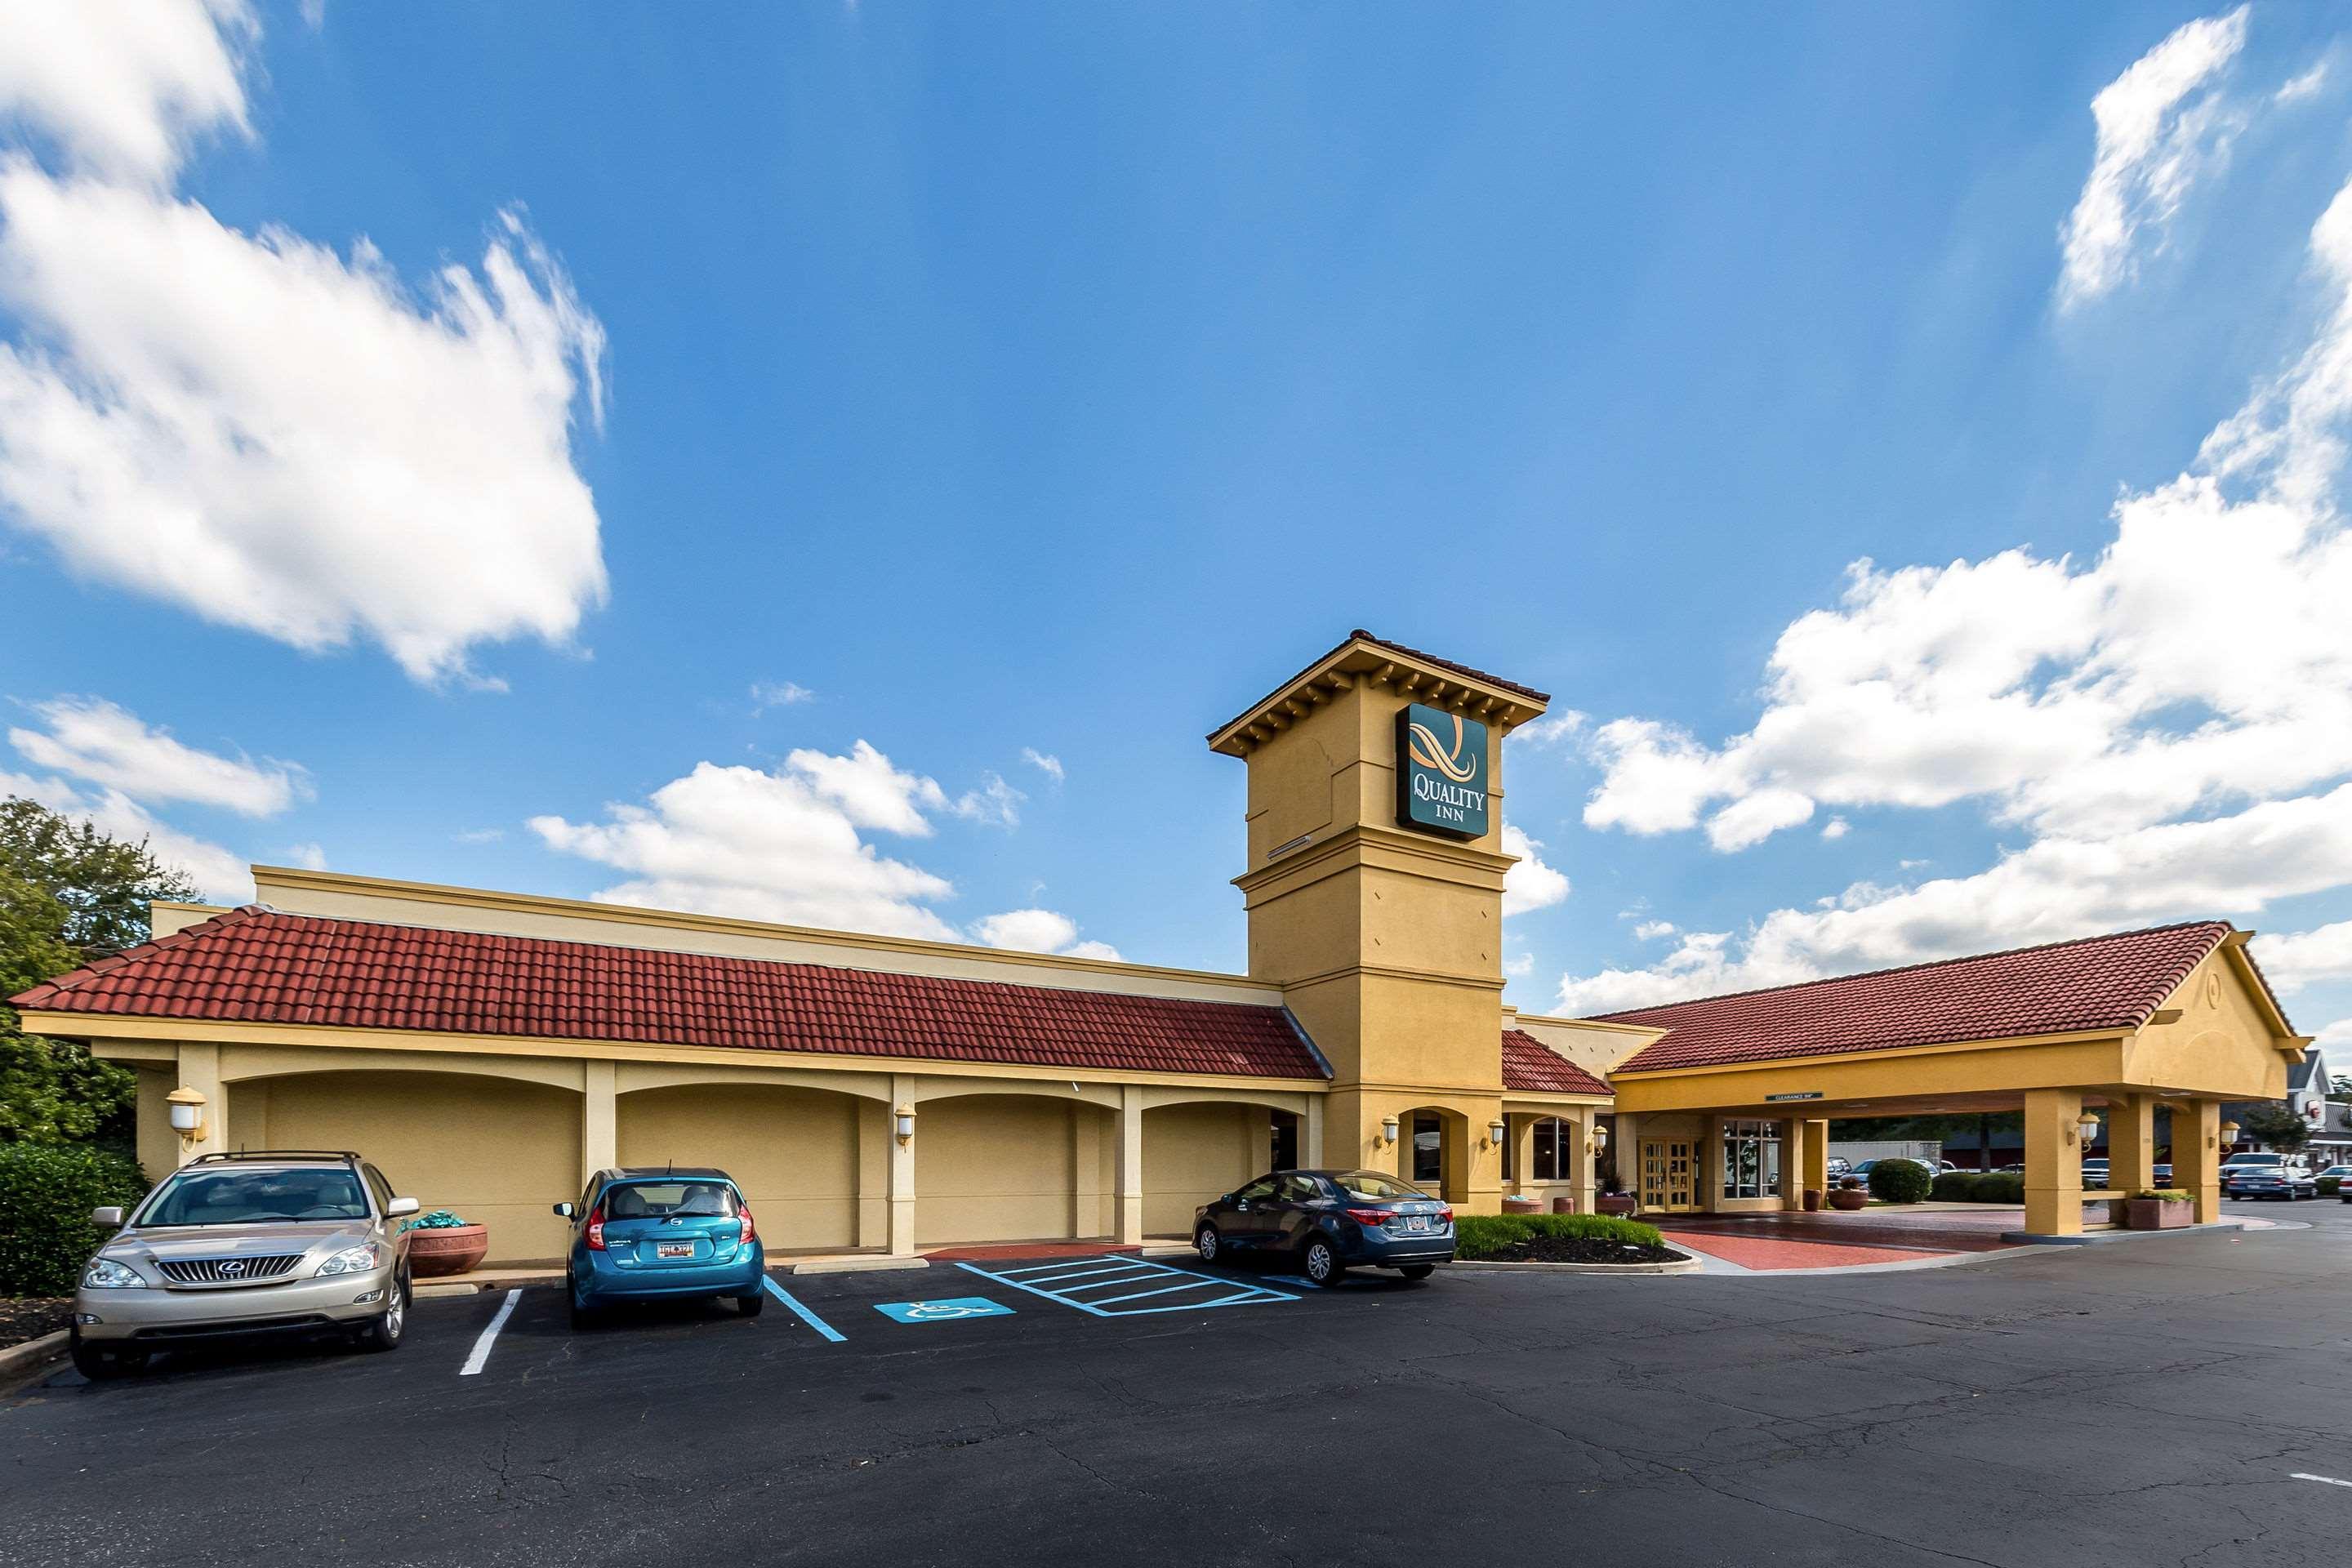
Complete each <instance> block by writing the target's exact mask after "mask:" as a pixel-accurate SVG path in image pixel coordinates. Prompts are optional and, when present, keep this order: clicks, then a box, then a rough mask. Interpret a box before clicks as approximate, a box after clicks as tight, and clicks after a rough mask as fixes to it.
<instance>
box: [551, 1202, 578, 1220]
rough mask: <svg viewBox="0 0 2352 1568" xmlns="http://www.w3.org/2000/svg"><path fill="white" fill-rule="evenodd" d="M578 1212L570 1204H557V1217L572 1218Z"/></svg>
mask: <svg viewBox="0 0 2352 1568" xmlns="http://www.w3.org/2000/svg"><path fill="white" fill-rule="evenodd" d="M578 1212H579V1211H578V1210H577V1209H575V1208H573V1207H572V1205H570V1204H558V1205H555V1214H556V1217H557V1218H559V1219H570V1218H571V1217H572V1215H575V1214H577V1213H578Z"/></svg>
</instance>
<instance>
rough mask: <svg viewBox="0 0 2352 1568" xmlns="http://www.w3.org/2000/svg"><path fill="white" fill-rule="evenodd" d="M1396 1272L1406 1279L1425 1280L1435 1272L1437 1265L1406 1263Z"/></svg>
mask: <svg viewBox="0 0 2352 1568" xmlns="http://www.w3.org/2000/svg"><path fill="white" fill-rule="evenodd" d="M1397 1272H1398V1273H1400V1274H1402V1275H1403V1276H1404V1277H1405V1278H1406V1279H1428V1278H1429V1277H1430V1276H1431V1275H1433V1274H1434V1273H1436V1272H1437V1265H1436V1264H1434V1263H1408V1264H1406V1265H1405V1266H1404V1267H1403V1268H1400V1269H1398V1270H1397Z"/></svg>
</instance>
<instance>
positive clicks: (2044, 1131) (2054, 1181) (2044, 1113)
mask: <svg viewBox="0 0 2352 1568" xmlns="http://www.w3.org/2000/svg"><path fill="white" fill-rule="evenodd" d="M2082 1118H2083V1096H2082V1093H2081V1091H2080V1090H2077V1089H2027V1090H2026V1091H2025V1228H2026V1229H2027V1230H2028V1231H2030V1232H2032V1234H2033V1235H2035V1236H2080V1235H2081V1234H2082V1233H2083V1151H2082V1147H2081V1145H2080V1144H2079V1143H2078V1142H2076V1139H2077V1138H2078V1137H2079V1136H2080V1134H2079V1133H2077V1132H2076V1131H2075V1130H2074V1123H2075V1122H2077V1121H2081V1120H2082Z"/></svg>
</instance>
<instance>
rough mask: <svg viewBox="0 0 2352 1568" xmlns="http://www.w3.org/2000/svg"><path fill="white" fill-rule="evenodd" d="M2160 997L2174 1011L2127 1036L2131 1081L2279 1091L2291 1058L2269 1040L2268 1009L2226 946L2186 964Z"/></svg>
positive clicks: (2266, 1094) (2247, 1096) (2257, 1094)
mask: <svg viewBox="0 0 2352 1568" xmlns="http://www.w3.org/2000/svg"><path fill="white" fill-rule="evenodd" d="M2164 1005H2165V1009H2166V1010H2176V1009H2177V1010H2178V1011H2179V1015H2180V1016H2179V1017H2178V1018H2176V1019H2172V1020H2170V1021H2168V1022H2166V1023H2161V1024H2159V1023H2149V1024H2147V1025H2146V1026H2143V1027H2142V1028H2141V1029H2140V1031H2139V1032H2138V1033H2137V1035H2135V1036H2133V1037H2132V1039H2131V1042H2130V1044H2129V1045H2128V1046H2127V1047H2126V1049H2125V1057H2124V1059H2125V1061H2126V1064H2127V1067H2126V1072H2127V1074H2128V1077H2129V1079H2130V1081H2133V1082H2136V1083H2152V1084H2158V1085H2161V1086H2163V1087H2165V1088H2168V1089H2186V1090H2189V1091H2191V1092H2201V1093H2207V1094H2213V1095H2221V1096H2226V1097H2228V1098H2230V1099H2232V1100H2282V1099H2284V1098H2285V1096H2286V1069H2287V1063H2288V1062H2289V1060H2290V1059H2291V1058H2290V1057H2289V1056H2288V1055H2287V1053H2285V1052H2284V1051H2282V1050H2280V1049H2278V1048H2277V1047H2276V1046H2275V1045H2274V1044H2273V1041H2274V1040H2276V1039H2277V1038H2278V1037H2276V1036H2274V1035H2273V1033H2272V1025H2271V1020H2270V1016H2269V1013H2268V1012H2267V1010H2266V1009H2265V1008H2264V1007H2263V1005H2262V1003H2261V1001H2260V1000H2259V999H2258V998H2257V997H2256V995H2255V994H2254V992H2253V988H2252V981H2250V980H2249V979H2248V977H2247V975H2246V973H2245V970H2244V967H2243V963H2242V960H2240V959H2239V958H2237V957H2236V956H2235V955H2234V954H2233V953H2232V952H2231V951H2230V950H2229V949H2228V948H2223V949H2221V950H2219V951H2217V952H2213V953H2211V954H2210V955H2209V956H2208V957H2207V958H2206V959H2205V961H2204V962H2203V963H2200V964H2199V965H2198V966H2197V967H2196V968H2195V969H2192V970H2190V971H2189V977H2188V978H2187V979H2186V980H2183V981H2182V982H2181V983H2180V984H2179V985H2177V986H2175V987H2174V988H2173V992H2172V994H2171V995H2169V996H2168V997H2166V998H2165V1003H2164Z"/></svg>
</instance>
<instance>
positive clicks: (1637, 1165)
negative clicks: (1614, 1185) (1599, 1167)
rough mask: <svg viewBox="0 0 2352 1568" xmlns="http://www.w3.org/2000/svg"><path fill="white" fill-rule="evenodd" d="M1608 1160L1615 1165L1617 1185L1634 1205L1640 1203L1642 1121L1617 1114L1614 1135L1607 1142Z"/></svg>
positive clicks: (1623, 1112)
mask: <svg viewBox="0 0 2352 1568" xmlns="http://www.w3.org/2000/svg"><path fill="white" fill-rule="evenodd" d="M1609 1158H1610V1159H1611V1160H1612V1161H1614V1162H1615V1163H1616V1165H1617V1182H1618V1184H1619V1185H1620V1186H1622V1187H1623V1188H1624V1189H1625V1193H1626V1195H1627V1196H1629V1197H1631V1198H1632V1199H1633V1202H1634V1204H1635V1205H1636V1206H1637V1207H1638V1205H1640V1204H1641V1202H1642V1119H1641V1118H1640V1117H1638V1116H1633V1115H1629V1114H1628V1113H1626V1112H1625V1111H1622V1110H1621V1111H1619V1112H1618V1113H1617V1131H1616V1135H1615V1136H1614V1137H1612V1138H1611V1139H1610V1140H1609Z"/></svg>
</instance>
